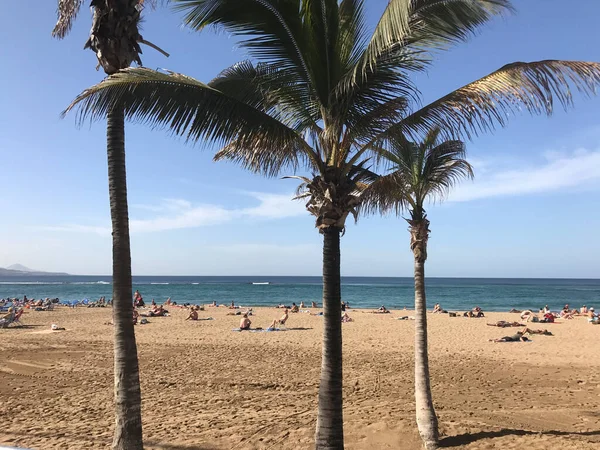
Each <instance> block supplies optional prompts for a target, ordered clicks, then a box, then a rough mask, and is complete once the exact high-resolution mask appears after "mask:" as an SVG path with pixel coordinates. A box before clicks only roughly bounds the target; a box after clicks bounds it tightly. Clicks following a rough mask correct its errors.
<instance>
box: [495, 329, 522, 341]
mask: <svg viewBox="0 0 600 450" xmlns="http://www.w3.org/2000/svg"><path fill="white" fill-rule="evenodd" d="M523 334H524V333H523V332H522V331H517V333H516V334H513V335H512V336H504V337H501V338H500V339H490V342H519V341H523V342H527V341H528V340H529V339H528V338H527V337H525V336H523Z"/></svg>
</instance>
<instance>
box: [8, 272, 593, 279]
mask: <svg viewBox="0 0 600 450" xmlns="http://www.w3.org/2000/svg"><path fill="white" fill-rule="evenodd" d="M63 273H65V275H54V274H53V273H52V272H50V273H48V274H47V275H44V274H43V273H39V274H36V275H29V276H28V275H24V277H25V278H33V277H53V276H54V277H56V276H60V277H66V276H68V277H90V278H91V277H102V278H112V275H97V274H96V275H94V274H92V275H81V274H71V273H66V272H63ZM14 277H15V278H17V277H18V276H14ZM132 277H173V278H191V277H198V278H202V277H223V278H226V277H240V278H241V277H246V278H249V277H255V278H282V277H294V278H322V277H323V276H322V275H137V274H136V275H132ZM341 277H342V278H414V277H413V275H408V276H389V275H387V276H376V275H341ZM0 278H13V276H5V277H3V276H0ZM425 278H430V279H431V278H436V279H439V278H448V279H493V280H600V278H589V277H492V276H426V277H425ZM267 281H268V280H267Z"/></svg>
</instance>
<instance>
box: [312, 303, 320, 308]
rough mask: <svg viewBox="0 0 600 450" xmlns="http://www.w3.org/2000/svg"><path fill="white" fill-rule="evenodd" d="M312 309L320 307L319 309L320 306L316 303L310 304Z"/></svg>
mask: <svg viewBox="0 0 600 450" xmlns="http://www.w3.org/2000/svg"><path fill="white" fill-rule="evenodd" d="M310 307H311V308H318V307H319V305H317V303H316V302H310Z"/></svg>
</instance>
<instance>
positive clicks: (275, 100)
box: [208, 61, 320, 133]
mask: <svg viewBox="0 0 600 450" xmlns="http://www.w3.org/2000/svg"><path fill="white" fill-rule="evenodd" d="M208 85H209V86H210V87H213V88H215V89H218V90H219V91H222V92H225V93H227V95H228V96H230V97H233V98H236V99H238V100H240V101H242V102H244V103H246V104H248V105H251V106H253V107H255V108H257V109H259V110H261V111H263V112H265V113H267V114H269V115H270V116H272V117H275V118H277V119H278V120H280V121H281V122H283V123H284V124H286V125H287V126H289V127H290V128H292V129H294V130H296V131H298V132H299V133H302V132H304V131H305V130H306V129H314V130H320V129H319V127H318V125H317V123H316V122H317V121H318V120H319V108H318V105H317V104H316V103H315V102H314V101H313V99H312V98H311V97H310V96H309V95H308V92H307V89H306V87H305V85H304V83H303V82H302V80H299V79H298V77H297V76H296V74H295V73H294V72H293V71H290V70H285V69H280V68H279V67H278V66H277V65H275V64H268V63H258V64H257V65H256V66H254V65H253V64H252V63H251V62H250V61H242V62H240V63H237V64H234V65H233V66H231V67H229V68H227V69H225V70H223V71H222V72H221V73H220V74H219V75H218V76H217V77H216V78H214V79H213V80H212V81H211V82H210V83H208Z"/></svg>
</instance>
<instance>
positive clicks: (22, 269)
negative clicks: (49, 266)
mask: <svg viewBox="0 0 600 450" xmlns="http://www.w3.org/2000/svg"><path fill="white" fill-rule="evenodd" d="M7 269H8V270H18V271H19V272H38V270H33V269H30V268H29V267H25V266H24V265H23V264H13V265H12V266H8V267H7Z"/></svg>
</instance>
